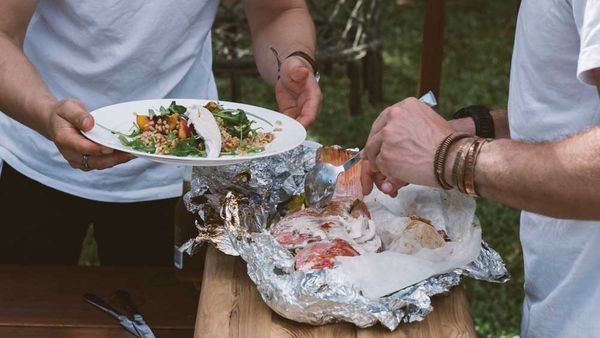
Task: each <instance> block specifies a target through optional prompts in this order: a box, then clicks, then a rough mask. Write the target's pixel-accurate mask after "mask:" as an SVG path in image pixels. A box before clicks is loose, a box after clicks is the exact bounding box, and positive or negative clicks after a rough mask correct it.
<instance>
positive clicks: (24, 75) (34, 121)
mask: <svg viewBox="0 0 600 338" xmlns="http://www.w3.org/2000/svg"><path fill="white" fill-rule="evenodd" d="M0 50H1V51H2V53H0V111H2V112H4V113H5V114H7V115H9V116H10V117H12V118H14V119H15V120H17V121H19V122H21V123H23V124H24V125H26V126H28V127H30V128H32V129H34V130H37V131H38V132H39V133H41V134H42V135H44V136H46V137H49V135H48V134H47V125H46V124H47V121H48V115H49V114H50V109H51V106H52V105H53V104H54V103H55V102H56V98H55V97H54V96H53V95H52V94H51V93H50V91H49V90H48V87H47V86H46V85H45V84H44V82H43V81H42V80H41V79H40V77H39V74H38V73H37V71H36V70H35V67H34V66H33V65H32V64H31V62H29V60H28V59H27V57H26V56H25V54H23V52H22V50H21V48H20V45H19V44H18V43H17V42H16V41H15V40H14V39H11V38H9V37H8V36H7V35H6V34H4V33H2V32H0Z"/></svg>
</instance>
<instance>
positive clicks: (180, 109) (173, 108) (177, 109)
mask: <svg viewBox="0 0 600 338" xmlns="http://www.w3.org/2000/svg"><path fill="white" fill-rule="evenodd" d="M169 111H170V112H171V113H178V114H184V113H185V112H186V111H187V108H186V107H185V106H180V105H178V104H177V103H176V102H175V101H171V105H170V106H169Z"/></svg>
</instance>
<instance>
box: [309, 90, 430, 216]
mask: <svg viewBox="0 0 600 338" xmlns="http://www.w3.org/2000/svg"><path fill="white" fill-rule="evenodd" d="M419 100H420V101H421V102H423V103H425V104H427V105H429V106H431V107H435V106H436V105H437V101H436V99H435V95H434V94H433V92H431V91H428V92H427V93H425V95H423V96H421V98H419ZM360 154H361V152H360V151H359V152H358V153H357V154H356V155H354V156H352V158H350V159H349V160H348V161H346V162H345V163H344V164H342V165H339V166H335V165H333V164H331V163H326V162H317V163H316V164H315V166H314V167H313V168H312V169H311V170H310V171H309V172H308V174H307V175H306V178H305V180H304V194H305V195H306V199H307V201H308V205H309V206H310V207H312V208H315V209H317V210H322V209H323V208H325V207H326V206H327V205H328V204H329V202H330V201H331V199H332V198H333V193H334V191H335V186H336V183H337V179H338V176H339V175H340V174H341V173H343V172H344V171H346V170H349V169H350V168H352V167H353V166H354V165H355V164H356V163H358V162H359V161H360Z"/></svg>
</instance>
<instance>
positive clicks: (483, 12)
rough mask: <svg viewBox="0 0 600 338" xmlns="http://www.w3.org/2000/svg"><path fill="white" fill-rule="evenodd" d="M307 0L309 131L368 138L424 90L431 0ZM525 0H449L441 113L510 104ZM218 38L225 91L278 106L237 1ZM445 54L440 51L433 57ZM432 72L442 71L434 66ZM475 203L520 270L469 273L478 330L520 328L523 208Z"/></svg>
mask: <svg viewBox="0 0 600 338" xmlns="http://www.w3.org/2000/svg"><path fill="white" fill-rule="evenodd" d="M308 2H309V4H310V7H311V12H312V14H313V17H314V19H315V23H316V26H317V32H318V34H317V39H318V40H319V50H318V52H317V59H318V63H319V67H320V68H321V82H320V84H321V88H322V90H323V94H324V101H323V109H322V112H321V115H320V117H319V118H318V120H317V122H316V123H315V125H314V126H313V127H312V128H311V129H310V130H309V138H310V139H313V140H316V141H318V142H321V143H323V144H338V145H342V146H347V147H362V146H363V145H364V142H365V140H366V137H367V135H368V133H369V130H370V127H371V123H372V122H373V121H374V120H375V118H376V117H377V115H378V114H379V112H381V111H382V110H383V109H384V108H385V107H387V106H389V105H391V104H393V103H395V102H397V101H400V100H402V99H403V98H405V97H408V96H416V95H418V87H419V81H420V78H421V74H420V64H421V51H422V38H423V31H424V29H423V26H424V24H423V23H424V17H425V12H426V7H427V1H426V0H331V1H319V0H312V1H311V0H309V1H308ZM441 3H443V1H441V0H429V6H433V7H429V12H428V14H429V15H433V17H434V18H435V17H436V16H437V15H438V14H441V13H443V11H442V12H441V13H440V12H437V10H436V9H435V6H437V5H436V4H438V5H439V4H441ZM518 3H519V1H518V0H505V1H493V0H487V1H486V0H449V1H446V4H445V15H444V25H443V29H444V38H443V41H439V43H433V44H432V46H434V47H431V48H436V47H435V46H436V45H442V44H443V61H442V70H441V82H440V88H439V106H438V107H437V108H436V109H437V110H438V112H439V113H440V114H442V115H444V116H446V117H448V116H450V115H451V114H452V112H454V111H456V110H458V109H459V108H461V107H464V106H467V105H471V104H482V105H486V106H488V107H506V104H507V96H508V78H509V71H510V59H511V53H512V44H513V38H514V28H515V21H516V16H517V11H518ZM432 8H433V9H432ZM434 30H435V29H434ZM434 40H435V38H434ZM434 42H435V41H434ZM213 47H214V54H215V60H214V62H215V72H216V74H217V83H218V87H219V95H220V98H221V99H222V100H232V101H240V102H245V103H249V104H253V105H258V106H264V107H268V108H271V109H274V110H276V109H277V106H276V102H275V98H274V93H273V89H272V88H270V87H269V86H267V85H265V84H264V83H263V82H262V81H261V80H260V79H259V78H258V75H257V73H256V68H255V66H254V63H253V61H252V55H251V52H250V49H249V41H248V35H247V31H246V29H245V18H244V16H243V11H242V9H241V6H240V5H239V1H233V0H222V2H221V8H220V11H219V14H218V17H217V21H216V23H215V26H214V29H213ZM437 54H439V53H437V51H434V53H433V55H434V56H433V57H434V59H435V55H437ZM433 63H434V64H435V62H433ZM428 71H430V69H425V70H424V71H423V77H424V78H425V77H428V75H432V73H428ZM431 71H433V72H434V73H437V69H435V67H434V69H431ZM433 75H434V76H433V78H436V77H437V76H435V74H433ZM429 77H431V76H429ZM425 82H427V81H425ZM424 84H427V83H424ZM477 203H478V209H477V216H478V217H479V219H480V221H481V224H482V228H483V235H484V238H485V240H486V241H487V242H488V243H489V244H490V245H491V246H492V247H493V248H494V249H496V250H497V251H498V252H499V253H500V254H501V255H502V257H503V258H504V260H505V263H506V265H507V267H508V269H509V270H510V273H511V275H512V278H511V280H510V281H509V282H507V283H506V284H501V285H496V284H490V283H485V282H477V281H473V280H469V279H464V283H463V284H464V285H465V289H466V291H467V294H468V298H469V302H470V309H471V315H472V317H473V320H474V323H475V327H476V330H477V333H478V335H479V336H480V337H514V336H517V335H518V334H519V325H520V320H521V302H522V299H523V262H522V254H521V246H520V243H519V235H518V234H519V228H518V227H519V214H518V211H517V210H512V209H510V208H507V207H505V206H502V205H500V204H498V203H494V202H492V201H488V200H485V199H481V198H480V199H478V201H477ZM92 238H93V236H91V231H90V236H88V238H87V239H86V243H85V245H84V251H83V252H82V257H81V260H80V264H81V265H97V264H98V260H97V256H96V255H95V243H94V242H93V239H92Z"/></svg>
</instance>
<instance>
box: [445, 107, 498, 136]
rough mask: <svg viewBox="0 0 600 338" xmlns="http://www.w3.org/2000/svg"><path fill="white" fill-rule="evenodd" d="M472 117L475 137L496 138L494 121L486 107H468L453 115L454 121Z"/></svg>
mask: <svg viewBox="0 0 600 338" xmlns="http://www.w3.org/2000/svg"><path fill="white" fill-rule="evenodd" d="M462 117H470V118H472V119H473V122H474V123H475V135H477V136H479V137H483V138H494V137H495V136H496V133H495V131H494V119H493V118H492V114H490V109H489V108H487V107H484V106H468V107H464V108H461V109H459V110H458V111H457V112H456V113H454V114H453V115H452V118H453V119H458V118H462Z"/></svg>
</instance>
